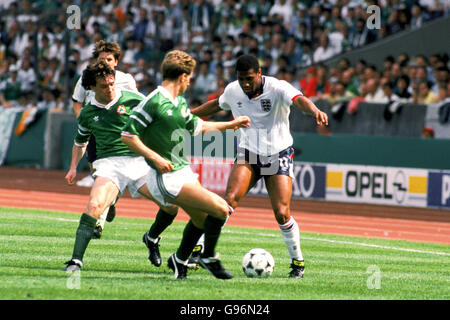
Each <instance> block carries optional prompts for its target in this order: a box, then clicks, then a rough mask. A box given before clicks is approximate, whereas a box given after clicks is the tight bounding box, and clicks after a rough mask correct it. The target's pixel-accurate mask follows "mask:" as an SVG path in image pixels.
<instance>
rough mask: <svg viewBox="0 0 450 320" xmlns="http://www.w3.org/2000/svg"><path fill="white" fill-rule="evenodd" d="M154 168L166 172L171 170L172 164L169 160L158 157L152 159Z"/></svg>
mask: <svg viewBox="0 0 450 320" xmlns="http://www.w3.org/2000/svg"><path fill="white" fill-rule="evenodd" d="M153 164H154V165H155V167H156V169H158V171H159V172H161V173H167V172H170V171H172V170H173V164H172V162H170V161H167V160H166V159H164V158H163V157H159V158H158V159H156V160H154V161H153Z"/></svg>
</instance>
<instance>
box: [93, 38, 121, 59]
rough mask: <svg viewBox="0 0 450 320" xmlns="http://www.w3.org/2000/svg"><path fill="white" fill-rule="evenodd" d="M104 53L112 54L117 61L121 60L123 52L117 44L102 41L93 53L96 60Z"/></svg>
mask: <svg viewBox="0 0 450 320" xmlns="http://www.w3.org/2000/svg"><path fill="white" fill-rule="evenodd" d="M102 52H107V53H111V54H112V55H113V56H114V58H115V59H116V60H119V58H120V55H121V54H122V50H121V49H120V46H119V44H118V43H117V42H108V41H105V40H100V41H97V42H96V43H95V48H94V52H93V53H92V55H93V57H94V58H95V59H98V57H99V55H100V54H101V53H102Z"/></svg>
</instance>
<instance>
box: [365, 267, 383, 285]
mask: <svg viewBox="0 0 450 320" xmlns="http://www.w3.org/2000/svg"><path fill="white" fill-rule="evenodd" d="M366 274H369V277H368V278H367V281H366V285H367V288H368V289H370V290H373V289H377V290H379V289H381V269H380V268H379V267H378V266H375V265H371V266H368V267H367V270H366Z"/></svg>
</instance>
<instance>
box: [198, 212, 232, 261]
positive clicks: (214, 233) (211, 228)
mask: <svg viewBox="0 0 450 320" xmlns="http://www.w3.org/2000/svg"><path fill="white" fill-rule="evenodd" d="M226 221H227V220H226V219H219V218H215V217H212V216H207V217H206V220H205V227H204V229H205V245H204V250H203V253H202V257H204V258H209V257H214V252H215V249H216V245H217V242H218V241H219V237H220V233H221V232H222V227H223V225H224V224H225V222H226Z"/></svg>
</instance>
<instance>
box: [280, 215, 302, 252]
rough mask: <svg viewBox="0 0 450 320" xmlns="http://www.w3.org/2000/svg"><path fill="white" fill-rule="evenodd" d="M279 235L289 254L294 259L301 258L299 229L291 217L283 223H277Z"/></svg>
mask: <svg viewBox="0 0 450 320" xmlns="http://www.w3.org/2000/svg"><path fill="white" fill-rule="evenodd" d="M279 226H280V231H281V235H282V236H283V240H284V243H285V245H286V248H287V249H288V252H289V256H290V257H291V260H292V259H295V260H303V255H302V251H301V249H300V229H299V228H298V224H297V222H296V221H295V219H294V218H293V217H291V218H290V219H289V221H288V222H286V223H285V224H279Z"/></svg>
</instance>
